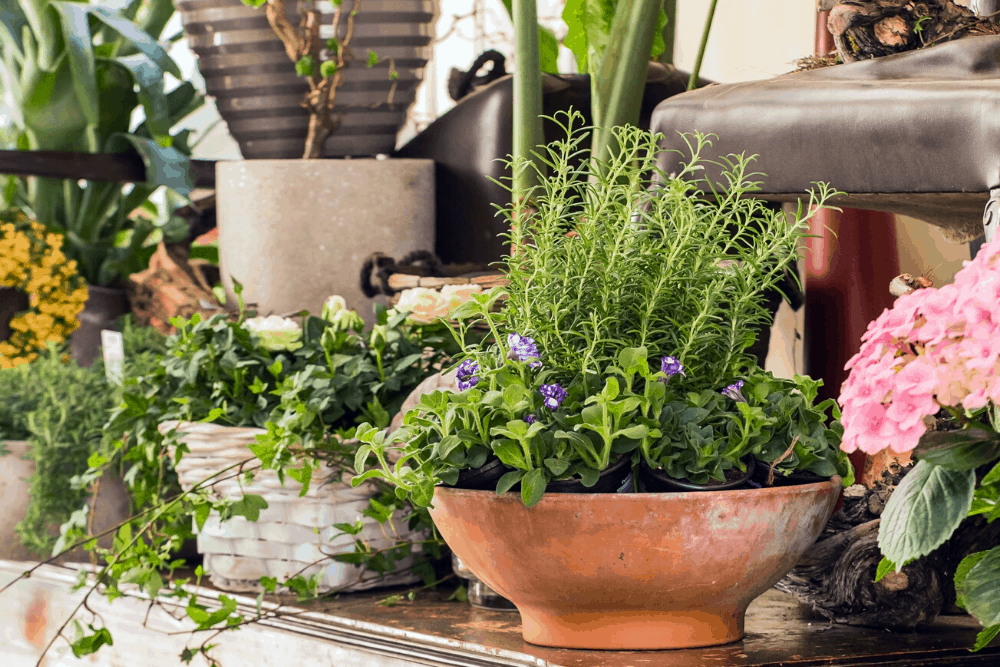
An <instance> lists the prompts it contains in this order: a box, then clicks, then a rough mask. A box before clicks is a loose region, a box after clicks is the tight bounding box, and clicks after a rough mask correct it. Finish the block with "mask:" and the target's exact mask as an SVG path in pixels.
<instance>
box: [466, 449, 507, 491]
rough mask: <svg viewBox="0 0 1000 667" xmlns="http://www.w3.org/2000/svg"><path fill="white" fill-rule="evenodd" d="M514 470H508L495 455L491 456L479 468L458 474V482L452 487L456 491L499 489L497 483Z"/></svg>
mask: <svg viewBox="0 0 1000 667" xmlns="http://www.w3.org/2000/svg"><path fill="white" fill-rule="evenodd" d="M511 470H513V468H508V467H507V466H506V465H504V463H503V461H501V460H500V459H499V458H497V457H496V456H495V455H492V454H491V455H490V457H489V458H488V459H486V463H484V464H483V465H482V466H480V467H479V468H470V469H467V470H460V471H459V472H458V481H457V482H455V483H454V484H453V485H452V487H453V488H456V489H480V490H482V489H488V490H494V489H496V488H497V482H499V481H500V478H501V477H503V476H504V475H506V474H507V473H508V472H510V471H511Z"/></svg>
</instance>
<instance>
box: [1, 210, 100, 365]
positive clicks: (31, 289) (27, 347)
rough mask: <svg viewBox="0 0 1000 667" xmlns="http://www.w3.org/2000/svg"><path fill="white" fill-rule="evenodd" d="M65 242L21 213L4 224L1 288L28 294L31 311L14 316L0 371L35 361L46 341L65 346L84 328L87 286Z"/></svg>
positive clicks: (3, 351) (2, 345) (2, 346)
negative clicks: (64, 247) (82, 315)
mask: <svg viewBox="0 0 1000 667" xmlns="http://www.w3.org/2000/svg"><path fill="white" fill-rule="evenodd" d="M4 217H5V218H9V217H10V216H9V215H7V216H4ZM62 244H63V237H62V236H61V235H60V234H53V233H51V232H50V233H47V232H46V230H45V227H43V226H42V225H41V224H39V223H38V222H35V221H33V220H32V221H29V220H28V219H27V218H26V217H25V216H24V214H22V213H17V214H15V216H14V221H13V222H4V223H0V287H13V288H14V289H18V290H21V291H23V292H26V293H27V294H28V310H26V311H24V312H22V313H18V314H16V315H15V316H14V318H13V319H12V320H11V321H10V330H11V335H10V338H9V339H8V340H5V341H0V369H4V368H12V367H14V366H19V365H21V364H26V363H29V362H31V361H33V360H34V359H35V358H37V357H38V353H39V351H40V350H43V349H45V345H46V343H48V342H49V341H52V342H54V343H56V344H58V343H62V342H63V341H64V340H66V337H67V336H69V335H70V334H71V333H73V332H74V331H75V330H76V329H77V327H79V326H80V323H79V321H78V320H77V315H79V314H80V311H81V310H83V306H84V304H85V303H86V302H87V284H86V283H85V282H84V280H83V278H81V277H80V275H79V274H78V273H77V271H76V262H75V261H67V259H66V256H65V255H64V254H63V252H62Z"/></svg>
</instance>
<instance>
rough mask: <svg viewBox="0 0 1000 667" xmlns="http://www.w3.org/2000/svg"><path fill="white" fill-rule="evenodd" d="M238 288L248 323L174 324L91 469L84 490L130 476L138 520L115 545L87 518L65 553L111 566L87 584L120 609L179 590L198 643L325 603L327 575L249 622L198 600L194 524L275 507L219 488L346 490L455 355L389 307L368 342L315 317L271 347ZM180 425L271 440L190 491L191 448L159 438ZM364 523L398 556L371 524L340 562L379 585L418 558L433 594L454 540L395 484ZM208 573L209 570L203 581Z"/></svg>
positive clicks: (231, 608) (80, 517)
mask: <svg viewBox="0 0 1000 667" xmlns="http://www.w3.org/2000/svg"><path fill="white" fill-rule="evenodd" d="M235 291H236V294H237V298H238V300H239V308H240V311H239V315H238V317H237V318H230V317H227V316H226V315H222V314H220V315H216V316H214V317H212V318H210V319H208V320H202V319H201V318H200V317H198V316H197V315H196V316H194V317H193V318H191V319H190V320H184V319H181V318H177V319H175V320H174V321H173V324H174V326H175V327H176V329H177V333H175V334H173V335H172V336H171V337H170V338H169V339H168V340H167V343H166V346H165V350H164V353H163V355H162V358H161V359H160V360H159V362H158V363H157V364H156V365H155V366H154V367H153V368H151V369H149V370H148V372H146V373H144V374H143V375H141V376H139V377H135V378H133V379H131V380H130V381H128V382H126V383H125V385H124V387H123V388H122V390H121V395H120V401H119V404H118V407H117V408H116V409H115V410H114V412H112V414H111V415H110V418H109V419H108V420H107V423H106V425H105V430H104V439H103V442H102V445H101V447H100V449H99V450H98V451H96V452H93V453H91V454H90V456H89V458H88V459H87V461H86V465H85V466H83V468H85V469H86V471H85V472H80V473H78V480H77V483H78V484H83V485H85V484H89V483H92V482H93V480H95V479H98V478H100V477H101V476H102V475H103V474H104V473H105V471H107V470H109V469H116V470H119V471H121V472H123V473H124V479H125V481H126V483H127V484H128V485H129V488H130V490H131V493H132V496H133V499H134V504H135V507H134V515H133V517H132V519H131V520H130V521H129V522H128V523H126V524H124V525H122V526H120V527H117V528H116V531H115V532H114V543H113V544H112V545H111V546H110V548H103V547H102V546H101V545H100V544H98V543H97V541H96V540H94V539H93V538H94V537H95V536H94V535H91V534H90V532H89V530H88V527H87V524H88V517H87V514H86V512H77V513H75V514H74V515H73V516H72V517H71V518H70V520H69V521H67V522H66V523H65V524H64V525H63V526H62V528H61V532H62V534H61V536H60V539H59V542H58V544H57V545H56V550H57V552H59V553H63V552H65V551H68V550H71V549H74V548H79V547H81V546H83V547H84V548H86V549H87V550H88V551H90V552H92V553H93V554H94V556H95V559H96V560H97V561H98V562H100V563H102V567H101V569H100V571H99V572H98V574H97V577H96V579H93V580H87V579H86V577H85V575H84V576H82V578H81V586H86V587H87V593H86V596H89V595H91V594H93V593H94V592H95V591H99V592H100V593H101V594H103V595H106V596H108V597H109V598H112V599H113V598H115V597H119V596H122V595H137V594H146V595H148V596H150V598H152V601H151V603H150V604H158V602H157V600H156V596H157V595H158V594H160V595H164V594H169V595H171V596H173V597H175V598H179V599H180V600H181V602H182V604H184V605H185V609H186V613H187V616H188V618H189V619H191V620H192V621H193V622H194V623H195V626H196V627H195V630H194V631H193V636H198V635H203V634H204V635H211V636H214V634H215V633H217V632H219V631H222V630H225V629H228V628H235V627H241V626H243V625H246V624H250V623H256V622H259V621H260V620H262V619H267V618H275V617H278V616H280V615H282V613H285V612H283V611H282V610H281V609H280V606H278V605H275V606H273V608H272V609H271V610H270V611H263V610H262V606H261V605H262V603H263V599H264V596H265V595H277V594H278V593H279V592H281V591H288V592H292V593H295V594H296V596H297V598H298V599H299V600H300V601H306V600H310V599H314V598H316V597H317V596H318V588H317V587H318V575H313V576H306V574H305V573H304V570H303V572H299V573H296V574H293V575H292V576H290V577H287V579H286V580H284V581H279V580H277V579H275V578H271V577H263V578H261V580H260V585H261V587H262V589H263V590H264V591H265V592H264V593H262V594H261V595H260V596H259V597H258V609H257V614H256V616H253V615H247V614H245V613H240V612H239V610H238V608H237V605H236V604H235V602H233V601H232V599H230V598H223V599H222V602H223V604H222V607H221V608H220V609H216V610H210V609H208V608H207V607H206V606H205V605H203V604H201V603H200V602H199V600H198V596H197V592H196V590H194V589H193V588H191V587H188V586H186V585H187V584H188V583H191V582H192V579H191V577H189V576H182V575H183V570H181V568H183V567H184V565H185V563H184V561H183V560H182V559H180V558H178V556H177V553H178V550H179V549H180V548H181V546H182V545H183V543H184V542H185V541H187V540H190V539H192V538H193V536H194V535H193V532H192V530H193V526H196V527H197V528H198V529H201V528H202V527H203V526H204V524H205V522H206V520H207V519H208V517H209V516H210V515H211V514H212V513H217V515H218V516H219V517H220V519H221V520H223V521H226V520H229V519H231V518H233V517H236V516H243V517H245V518H246V519H247V520H249V521H256V520H258V518H259V516H260V512H261V510H263V509H266V508H267V506H268V505H267V501H266V500H265V499H264V498H263V497H262V496H259V495H256V494H254V493H251V492H248V491H245V492H244V493H243V494H242V497H240V498H236V499H232V498H220V497H219V496H218V495H216V494H214V493H212V491H211V485H212V484H213V483H215V482H218V481H222V480H226V479H234V478H238V479H239V480H240V481H241V483H249V482H250V481H252V478H253V475H254V473H255V472H256V471H258V470H261V469H272V470H275V471H276V472H277V474H278V475H279V477H280V478H281V479H282V480H283V481H285V480H286V479H288V482H287V483H295V484H296V485H297V486H299V487H300V493H301V494H305V493H306V492H307V491H308V489H309V486H310V484H311V483H314V482H315V483H324V482H336V481H339V480H340V479H341V477H342V476H343V475H344V474H348V475H350V474H353V473H354V470H353V467H352V464H353V460H354V454H355V449H356V445H355V444H353V441H352V440H351V437H352V436H353V435H354V430H355V425H356V424H357V423H358V422H359V421H363V420H369V421H373V422H375V423H378V424H380V425H383V426H384V425H388V423H389V419H390V417H391V415H392V414H393V413H394V412H396V411H397V410H398V408H399V406H400V405H401V403H402V401H403V400H404V399H405V397H406V396H407V395H408V394H409V393H410V391H411V390H412V389H413V388H414V387H415V386H416V385H417V384H419V382H420V381H421V380H423V379H424V378H425V377H427V376H428V375H429V374H430V373H432V372H434V371H435V370H437V369H439V368H440V367H441V366H442V364H443V363H444V362H445V360H446V359H447V357H448V355H449V353H450V351H452V350H453V349H455V340H454V338H453V337H452V336H451V335H446V334H445V331H444V329H445V328H446V327H445V325H444V324H433V325H416V324H410V323H409V321H408V320H407V313H405V312H402V313H399V312H395V311H389V310H386V309H385V308H384V307H382V306H377V307H376V321H375V323H374V326H373V327H372V329H371V330H370V331H369V332H367V333H364V334H363V333H361V332H362V331H363V330H364V328H365V323H364V321H363V320H362V319H361V318H360V317H359V316H357V314H356V313H353V312H349V311H338V312H337V313H336V314H332V313H331V314H329V315H328V316H327V317H314V316H311V315H309V314H307V313H302V314H301V315H302V317H303V324H302V327H301V335H300V337H299V338H298V340H290V339H289V340H286V341H284V343H286V344H282V345H281V346H279V347H280V349H278V347H271V346H269V345H265V341H266V340H267V339H266V338H265V336H264V335H263V334H258V333H254V332H252V331H250V330H249V329H248V328H247V326H245V324H246V320H245V315H247V314H248V313H246V312H245V311H244V309H243V304H242V288H241V286H240V285H239V284H238V283H237V284H236V289H235ZM325 314H326V313H325ZM169 420H180V421H200V422H211V423H217V424H223V425H232V426H256V427H261V428H264V429H266V433H265V434H263V435H260V436H258V437H257V439H256V442H255V443H254V444H252V445H250V447H249V451H248V452H247V458H246V459H245V460H243V461H241V462H239V463H237V464H234V465H231V466H229V467H227V468H225V469H223V470H219V471H218V472H216V473H215V474H213V475H212V476H210V477H209V478H207V479H205V480H203V481H202V482H201V483H199V484H197V485H195V486H194V487H193V488H191V489H187V490H182V489H181V488H180V486H179V484H178V481H177V477H176V474H175V473H174V469H173V466H174V464H175V463H176V462H177V461H179V460H180V459H181V458H182V457H183V456H184V454H185V453H186V451H187V449H186V447H185V445H184V444H183V443H182V442H180V441H179V439H178V430H177V429H176V428H175V429H172V430H170V431H169V432H167V433H161V432H160V428H159V427H160V424H161V423H162V422H164V421H169ZM320 464H325V466H327V467H329V468H331V469H332V472H330V477H329V478H328V479H320V480H314V479H313V478H314V471H316V470H317V469H318V468H319V467H320ZM376 484H379V483H378V482H376ZM363 513H364V514H365V515H366V516H369V517H371V518H373V519H375V520H376V521H377V522H378V523H379V524H380V525H381V526H382V527H383V530H384V531H386V534H387V536H388V537H390V538H391V542H392V544H391V546H389V547H386V548H382V549H376V548H374V547H372V546H371V545H369V544H368V543H367V542H366V541H365V539H363V537H362V536H361V530H362V528H363V527H364V525H363V524H362V523H361V522H357V523H342V524H336V525H335V526H333V529H334V530H335V531H336V534H335V535H334V536H333V539H338V538H341V537H342V536H345V535H346V536H350V540H351V542H353V544H354V549H353V551H349V552H346V553H340V554H337V555H332V556H329V558H330V559H332V560H335V561H338V562H343V563H348V564H352V565H355V566H357V567H359V568H363V569H362V572H361V577H362V579H363V580H366V581H368V580H372V579H379V578H381V577H383V576H384V575H386V574H389V573H393V572H400V571H402V567H403V566H402V565H401V563H400V561H402V560H404V559H409V558H411V557H413V565H412V566H410V567H411V569H412V571H414V572H416V573H418V574H420V575H421V576H422V577H423V578H424V580H425V582H427V585H428V586H431V585H434V583H435V582H436V575H435V572H434V569H433V566H432V565H431V563H432V562H433V561H434V560H435V559H439V558H440V557H441V556H442V545H443V543H442V542H441V540H440V538H439V537H438V536H437V534H436V533H435V532H434V530H433V526H432V523H431V522H430V518H429V516H428V515H427V514H426V512H425V511H424V510H422V509H416V510H415V509H414V508H413V507H412V506H410V505H409V504H407V503H405V502H404V501H403V500H401V499H399V498H397V497H396V496H395V495H394V494H393V493H392V491H391V489H389V488H388V487H385V486H384V485H383V489H382V492H381V494H380V495H378V496H376V497H375V498H372V499H370V500H369V507H368V509H367V510H365V511H364V512H363ZM395 525H407V526H408V527H409V529H410V530H412V531H418V533H419V534H427V533H429V536H428V537H426V538H419V539H415V540H414V539H404V538H402V537H400V536H399V535H398V534H397V533H395V532H394V530H395V529H394V526H395ZM318 564H319V563H312V564H310V565H318ZM201 575H202V571H201V568H200V566H199V567H198V568H197V569H196V570H195V576H196V577H197V580H200V577H201ZM275 600H276V601H277V598H275ZM85 601H86V597H85V598H84V602H85ZM69 623H70V620H67V621H66V624H69ZM66 624H64V626H63V628H62V629H65V628H66V627H68V625H66ZM62 629H60V633H61V632H62ZM57 636H58V633H57ZM211 636H210V637H209V638H208V639H206V640H205V641H204V642H202V643H201V644H199V645H196V646H195V647H194V648H191V647H188V648H186V649H185V650H184V653H183V654H182V656H181V657H182V659H184V660H186V661H190V659H192V658H193V657H194V656H195V655H199V654H200V655H202V656H203V657H206V659H208V660H209V662H211V661H212V658H211V656H210V655H209V651H210V648H211V646H212V643H211ZM53 641H54V640H53ZM110 641H111V638H110V635H109V633H108V632H107V629H106V628H99V627H91V628H89V631H88V630H82V629H81V631H80V632H79V633H78V635H77V636H76V637H75V638H74V639H72V640H71V641H70V643H71V646H72V647H73V650H74V653H75V654H76V655H77V656H83V655H87V654H90V653H93V652H94V651H96V650H98V649H99V648H100V647H101V646H102V645H104V644H107V643H110Z"/></svg>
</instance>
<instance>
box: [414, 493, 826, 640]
mask: <svg viewBox="0 0 1000 667" xmlns="http://www.w3.org/2000/svg"><path fill="white" fill-rule="evenodd" d="M839 489H840V478H839V477H834V478H833V479H831V480H828V481H826V482H823V483H821V484H810V485H805V486H788V487H781V488H772V489H753V490H733V491H706V492H691V493H643V494H620V495H619V494H568V493H567V494H546V495H545V496H544V497H543V498H542V500H541V501H540V502H539V503H538V504H537V505H535V506H534V507H531V508H527V507H525V506H524V505H523V504H521V499H520V497H519V495H518V494H513V493H506V494H503V495H500V496H498V495H497V494H496V493H495V492H493V491H471V490H461V489H451V488H447V487H437V488H436V489H435V492H434V503H433V504H434V507H433V509H431V516H432V517H433V519H434V523H435V525H436V526H437V527H438V529H439V530H440V531H441V535H442V536H443V537H444V539H445V541H446V542H447V543H448V546H450V547H451V548H452V550H453V551H454V552H455V553H456V554H458V557H459V558H460V559H461V560H462V562H463V563H465V565H466V566H467V567H468V569H469V570H470V571H471V572H473V573H474V574H475V576H476V577H477V578H478V579H480V580H482V581H483V582H485V583H486V585H488V586H489V587H490V588H492V589H494V590H495V591H496V592H497V593H499V594H501V595H503V596H504V597H506V598H508V599H510V600H511V601H512V602H513V603H514V604H515V605H517V608H518V610H519V611H520V613H521V622H522V634H523V636H524V639H525V641H528V642H531V643H533V644H541V645H543V646H555V647H563V648H588V649H613V650H640V649H666V648H691V647H697V646H713V645H717V644H726V643H728V642H733V641H737V640H738V639H740V638H742V637H743V617H744V613H745V612H746V608H747V606H748V605H749V604H750V602H751V601H752V600H753V599H754V598H756V597H757V596H759V595H760V594H761V593H763V592H764V591H766V590H767V589H768V588H770V587H771V586H772V585H774V584H775V583H776V582H777V581H778V580H779V579H780V578H781V577H782V576H784V575H785V574H786V573H787V572H788V571H789V570H791V569H792V567H793V566H794V565H795V563H796V562H797V561H798V559H799V557H800V556H801V555H802V554H803V553H805V551H806V550H807V549H808V548H809V546H810V545H811V544H812V543H813V542H814V541H815V540H816V538H817V537H818V536H819V534H820V532H821V531H822V530H823V527H824V526H825V525H826V522H827V520H828V519H829V518H830V515H831V514H832V513H833V509H834V506H835V504H836V502H837V497H838V491H839Z"/></svg>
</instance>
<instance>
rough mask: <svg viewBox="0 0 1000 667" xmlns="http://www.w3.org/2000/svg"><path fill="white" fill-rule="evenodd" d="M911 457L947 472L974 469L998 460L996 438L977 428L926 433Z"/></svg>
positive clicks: (999, 441) (999, 438) (999, 442)
mask: <svg viewBox="0 0 1000 667" xmlns="http://www.w3.org/2000/svg"><path fill="white" fill-rule="evenodd" d="M913 455H914V458H915V459H917V460H918V461H927V462H928V463H933V464H934V465H938V466H941V467H942V468H948V469H949V470H975V469H976V468H978V467H979V466H981V465H985V464H987V463H990V462H992V461H995V460H996V459H998V458H1000V436H997V434H996V433H992V432H990V431H986V430H984V429H979V428H967V429H962V430H959V431H927V432H926V433H924V434H923V435H922V436H920V442H919V444H918V445H917V447H916V449H914V450H913Z"/></svg>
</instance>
